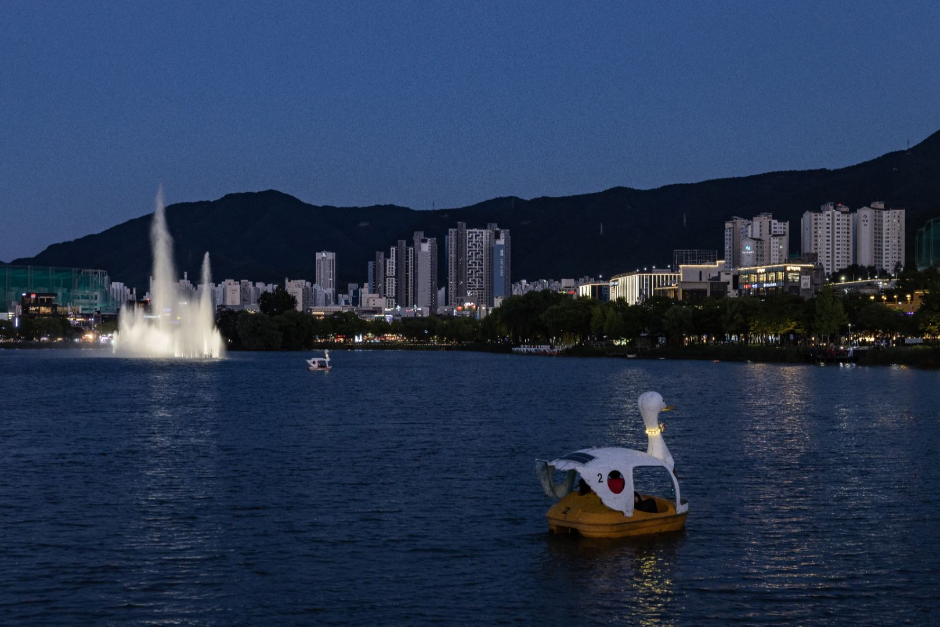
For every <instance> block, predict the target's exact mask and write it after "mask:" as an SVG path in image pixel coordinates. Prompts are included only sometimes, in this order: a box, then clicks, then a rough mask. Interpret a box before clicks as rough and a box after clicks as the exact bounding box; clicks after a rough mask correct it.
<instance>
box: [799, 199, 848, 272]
mask: <svg viewBox="0 0 940 627" xmlns="http://www.w3.org/2000/svg"><path fill="white" fill-rule="evenodd" d="M853 222H854V220H853V216H852V214H851V213H850V212H849V208H848V207H846V206H844V205H841V204H836V203H831V202H829V203H826V204H824V205H822V206H821V207H820V208H819V211H818V212H815V211H807V212H806V213H804V214H803V219H802V221H801V224H800V226H801V229H800V230H801V236H800V245H801V252H802V254H803V255H806V254H807V253H812V254H815V255H816V256H817V259H819V263H820V264H822V267H823V270H825V272H826V274H833V273H834V272H838V271H839V270H841V269H842V268H846V267H848V266H850V265H852V264H853V263H855V254H854V250H855V246H854V244H855V236H854V232H855V229H854V225H853Z"/></svg>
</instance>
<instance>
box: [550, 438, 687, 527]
mask: <svg viewBox="0 0 940 627" xmlns="http://www.w3.org/2000/svg"><path fill="white" fill-rule="evenodd" d="M671 461H672V460H671V459H669V460H668V461H666V460H663V459H660V458H658V457H653V456H652V455H649V454H647V453H643V452H640V451H635V450H633V449H629V448H613V447H610V448H586V449H581V450H580V451H575V452H573V453H568V454H567V455H563V456H562V457H559V458H557V459H553V460H551V461H550V462H547V464H546V463H545V462H542V464H546V466H547V468H545V467H543V468H544V470H547V471H548V473H549V476H550V474H551V471H552V470H561V471H575V472H577V473H578V474H580V475H581V478H582V479H583V480H584V481H585V483H587V484H588V486H590V488H591V490H593V491H594V492H595V493H596V494H597V496H598V497H600V499H601V502H602V503H604V505H606V506H607V507H609V508H611V509H614V510H617V511H619V512H623V514H624V515H625V516H627V517H630V516H633V469H634V468H636V467H638V466H653V467H661V468H665V469H666V472H668V473H669V478H670V479H672V485H673V487H674V488H675V491H676V513H677V514H681V513H683V512H685V511H687V510H688V508H689V506H688V505H687V504H683V503H682V499H681V498H680V496H679V482H678V480H677V479H676V476H675V475H674V474H673V472H672V464H671V463H669V462H671ZM540 466H541V464H540ZM539 474H540V476H541V475H542V470H539ZM544 484H545V482H544V481H543V486H544ZM550 484H551V481H550V480H549V485H550ZM549 496H552V494H549ZM555 496H558V495H557V494H555Z"/></svg>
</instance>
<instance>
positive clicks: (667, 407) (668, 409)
mask: <svg viewBox="0 0 940 627" xmlns="http://www.w3.org/2000/svg"><path fill="white" fill-rule="evenodd" d="M675 408H676V406H675V405H666V406H665V407H663V408H662V409H661V410H659V411H672V410H673V409H675Z"/></svg>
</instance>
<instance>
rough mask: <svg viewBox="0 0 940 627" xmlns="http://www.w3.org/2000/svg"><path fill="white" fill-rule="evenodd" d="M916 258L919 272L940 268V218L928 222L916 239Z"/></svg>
mask: <svg viewBox="0 0 940 627" xmlns="http://www.w3.org/2000/svg"><path fill="white" fill-rule="evenodd" d="M914 256H915V259H916V262H917V269H918V270H926V269H927V268H932V267H934V266H940V218H933V219H932V220H927V223H926V224H924V226H923V227H922V228H920V229H918V230H917V236H916V237H915V238H914Z"/></svg>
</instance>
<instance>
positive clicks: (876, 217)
mask: <svg viewBox="0 0 940 627" xmlns="http://www.w3.org/2000/svg"><path fill="white" fill-rule="evenodd" d="M853 226H854V229H855V263H857V264H858V265H860V266H875V268H876V269H878V270H886V271H888V272H894V271H895V270H899V269H902V268H903V267H904V252H905V250H904V209H885V204H884V203H883V202H873V203H871V206H869V207H862V208H861V209H859V210H858V211H856V212H855V216H854V225H853Z"/></svg>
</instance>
